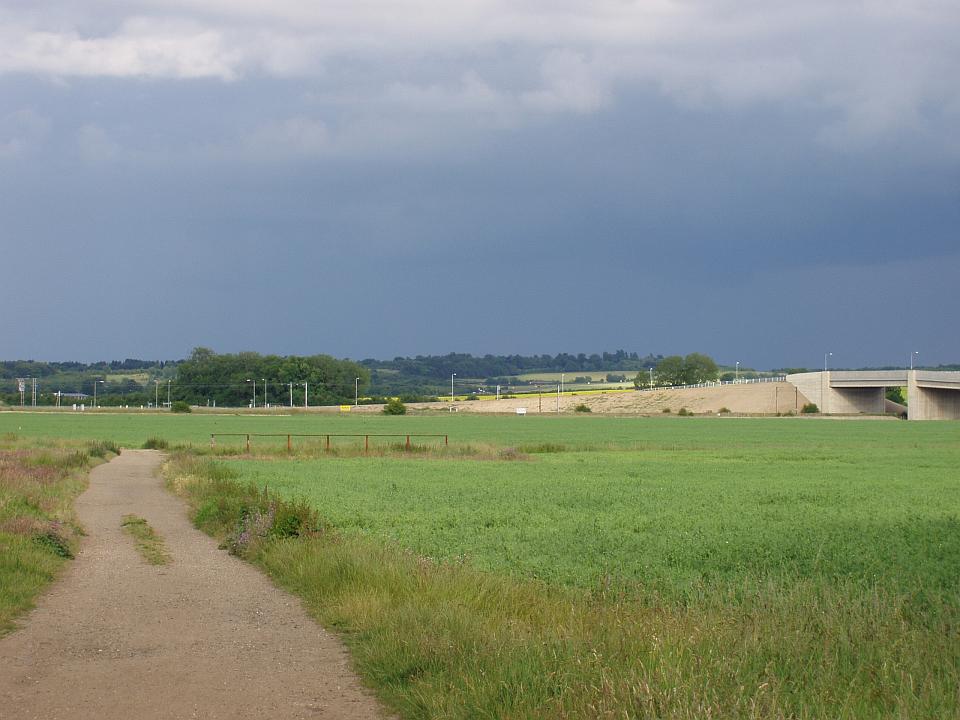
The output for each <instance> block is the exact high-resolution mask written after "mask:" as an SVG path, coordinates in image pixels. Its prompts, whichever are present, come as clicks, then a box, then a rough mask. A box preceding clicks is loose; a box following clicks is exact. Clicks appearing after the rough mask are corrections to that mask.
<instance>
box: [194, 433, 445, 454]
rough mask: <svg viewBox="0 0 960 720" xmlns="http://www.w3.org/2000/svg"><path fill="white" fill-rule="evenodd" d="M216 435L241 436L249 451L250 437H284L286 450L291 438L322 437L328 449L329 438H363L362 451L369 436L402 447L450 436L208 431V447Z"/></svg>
mask: <svg viewBox="0 0 960 720" xmlns="http://www.w3.org/2000/svg"><path fill="white" fill-rule="evenodd" d="M218 437H241V438H244V439H245V441H246V448H247V452H250V438H277V437H279V438H286V439H287V450H293V438H324V439H325V443H324V448H325V449H326V450H329V449H330V438H363V451H364V452H367V451H368V450H369V449H370V438H405V440H406V442H405V445H404V447H405V448H406V449H407V450H409V449H410V448H411V443H410V438H443V444H444V445H449V444H450V438H449V436H447V435H439V434H425V433H412V434H406V435H404V434H401V433H396V434H394V433H210V447H216V445H217V438H218Z"/></svg>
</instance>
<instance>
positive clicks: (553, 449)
mask: <svg viewBox="0 0 960 720" xmlns="http://www.w3.org/2000/svg"><path fill="white" fill-rule="evenodd" d="M519 450H520V452H523V453H530V454H531V455H537V454H541V453H561V452H566V450H567V446H566V445H561V444H560V443H551V442H543V443H537V444H536V445H521V446H520V448H519Z"/></svg>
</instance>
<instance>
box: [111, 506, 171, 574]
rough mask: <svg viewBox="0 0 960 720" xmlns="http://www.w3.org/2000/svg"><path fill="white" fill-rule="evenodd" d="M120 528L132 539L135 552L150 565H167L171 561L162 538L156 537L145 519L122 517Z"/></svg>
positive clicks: (129, 516) (135, 516) (134, 516)
mask: <svg viewBox="0 0 960 720" xmlns="http://www.w3.org/2000/svg"><path fill="white" fill-rule="evenodd" d="M120 526H121V527H122V528H123V531H124V532H125V533H127V534H128V535H129V536H130V537H132V538H133V539H134V546H135V547H136V548H137V552H139V553H140V555H141V556H142V557H143V559H144V560H146V561H147V562H148V563H150V564H151V565H169V564H170V563H171V562H172V561H173V558H172V557H171V556H170V553H168V552H167V548H166V545H165V544H164V542H163V538H162V537H160V536H159V535H157V532H156V531H155V530H154V529H153V528H152V527H150V523H148V522H147V521H146V519H144V518H142V517H139V516H137V515H124V516H123V519H122V520H121V522H120Z"/></svg>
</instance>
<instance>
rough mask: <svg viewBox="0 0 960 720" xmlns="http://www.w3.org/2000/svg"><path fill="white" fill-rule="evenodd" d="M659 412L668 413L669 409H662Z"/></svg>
mask: <svg viewBox="0 0 960 720" xmlns="http://www.w3.org/2000/svg"><path fill="white" fill-rule="evenodd" d="M660 412H662V413H669V412H670V408H664V409H663V410H661V411H660Z"/></svg>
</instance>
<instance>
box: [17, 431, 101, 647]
mask: <svg viewBox="0 0 960 720" xmlns="http://www.w3.org/2000/svg"><path fill="white" fill-rule="evenodd" d="M45 445H46V446H44V447H38V446H36V445H32V444H28V443H27V442H26V441H23V440H21V439H19V438H18V437H16V436H13V435H6V436H4V437H3V438H2V440H0V634H3V633H5V632H9V631H10V629H12V628H13V626H14V620H15V618H16V617H17V616H18V615H20V614H21V613H23V612H24V611H25V610H27V609H29V608H30V607H32V605H33V602H34V600H35V598H36V597H37V595H39V593H40V592H42V591H43V589H44V588H45V587H46V586H47V585H48V584H49V583H50V582H51V581H52V580H53V579H54V578H55V577H56V576H57V573H58V572H59V570H60V569H61V568H62V566H63V564H64V562H65V561H66V560H67V559H68V558H71V557H73V554H74V552H75V550H76V547H77V543H78V541H79V536H80V534H81V532H82V531H81V529H80V527H79V526H78V525H77V523H76V519H75V517H74V513H73V501H74V499H75V498H76V497H77V495H79V494H80V493H81V492H82V491H83V489H84V488H85V487H86V470H87V469H88V468H89V467H90V465H91V462H92V461H91V458H92V457H97V458H100V457H105V456H106V455H108V454H109V453H111V452H114V450H115V449H116V448H115V446H114V445H113V444H112V443H107V442H101V441H98V442H92V443H88V444H87V445H85V446H78V445H72V446H71V445H61V446H57V445H55V444H45Z"/></svg>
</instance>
